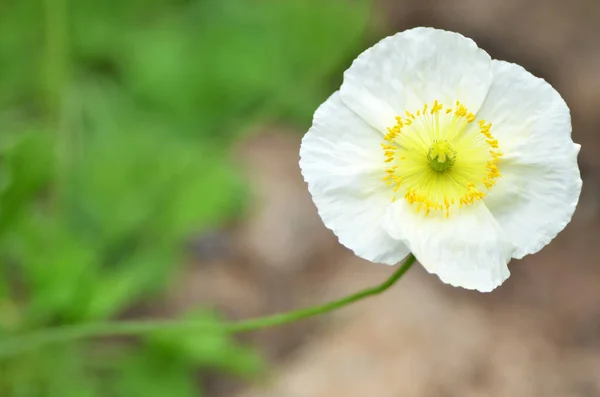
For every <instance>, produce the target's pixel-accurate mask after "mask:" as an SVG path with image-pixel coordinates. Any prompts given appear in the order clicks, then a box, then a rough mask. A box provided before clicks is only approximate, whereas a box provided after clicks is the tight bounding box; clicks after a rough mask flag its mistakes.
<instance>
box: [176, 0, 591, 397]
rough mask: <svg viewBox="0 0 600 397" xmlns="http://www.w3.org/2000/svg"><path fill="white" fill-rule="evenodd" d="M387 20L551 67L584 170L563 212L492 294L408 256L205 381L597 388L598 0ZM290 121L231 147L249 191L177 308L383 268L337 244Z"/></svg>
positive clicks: (294, 293) (245, 395)
mask: <svg viewBox="0 0 600 397" xmlns="http://www.w3.org/2000/svg"><path fill="white" fill-rule="evenodd" d="M378 10H379V13H378V15H379V17H377V18H375V19H374V24H384V26H386V28H385V32H386V33H393V32H395V31H400V30H404V29H406V28H409V27H412V26H418V25H425V26H435V27H439V28H444V29H449V30H454V31H459V32H461V33H463V34H465V35H467V36H470V37H472V38H474V39H475V40H476V41H477V42H478V43H479V45H480V46H482V47H483V48H484V49H486V50H487V51H488V52H489V53H490V54H491V55H492V57H493V58H498V59H504V60H508V61H512V62H517V63H519V64H522V65H523V66H525V67H526V68H527V69H529V70H530V71H532V72H533V73H534V74H536V75H538V76H540V77H544V78H545V79H546V80H548V81H549V82H551V83H552V84H553V85H554V86H555V87H556V88H557V89H558V91H559V92H561V94H562V95H563V96H564V98H565V99H566V101H567V103H568V104H569V105H570V107H571V111H572V116H573V138H574V140H575V141H576V142H578V143H580V144H581V145H582V151H581V154H580V166H581V171H582V175H583V179H584V187H583V193H582V196H581V200H580V205H579V206H578V208H577V211H576V213H575V216H574V219H573V221H572V222H571V224H570V225H569V226H568V227H567V229H566V230H565V231H564V232H562V233H561V234H560V235H559V237H558V238H557V239H555V240H554V241H553V242H552V243H551V244H550V245H549V246H548V247H546V248H545V249H544V250H543V251H542V252H541V253H539V254H536V255H534V256H530V257H526V258H525V259H523V260H521V261H513V262H512V263H511V266H510V269H511V272H512V276H511V277H510V278H509V279H508V281H507V282H506V283H505V284H504V285H503V286H502V287H500V288H499V289H498V290H496V291H494V292H493V293H491V294H479V293H476V292H470V291H465V290H462V289H455V288H452V287H449V286H446V285H444V284H442V283H441V282H439V281H438V279H437V278H436V277H435V276H431V275H429V274H427V273H426V272H425V271H424V270H422V269H421V268H420V267H419V266H416V267H415V268H414V269H412V270H411V271H410V272H409V274H408V275H407V276H406V277H405V279H403V280H402V281H401V282H400V283H399V284H398V285H396V286H395V287H394V288H393V289H392V290H390V291H388V292H386V293H385V294H384V295H381V296H378V297H376V298H372V299H370V300H368V301H364V302H361V303H359V304H356V305H354V306H352V307H350V308H348V309H344V310H342V311H340V312H338V313H335V314H334V315H331V316H327V317H324V318H318V319H314V320H311V321H307V322H303V323H300V324H296V325H292V326H286V327H283V328H278V329H272V330H268V331H264V332H259V333H256V334H252V335H248V336H244V340H246V341H248V342H251V343H255V344H256V345H257V346H259V347H260V349H261V351H262V352H263V353H264V355H265V356H266V357H268V359H269V360H270V362H271V366H272V371H271V373H270V374H269V377H268V379H265V380H264V381H263V382H260V384H259V385H254V386H250V387H248V386H240V385H237V384H233V383H231V382H230V381H223V380H222V379H219V378H216V379H212V378H211V383H210V384H211V387H210V393H211V395H212V396H235V397H339V396H344V397H353V396H357V397H359V396H360V397H365V396H377V397H396V396H402V397H411V396H415V397H434V396H435V397H451V396H457V397H458V396H460V397H471V396H473V397H475V396H492V397H493V396H513V397H516V396H543V397H554V396H556V397H570V396H573V397H575V396H579V397H593V396H600V156H598V155H597V153H599V152H600V112H599V111H598V106H599V105H598V104H600V73H599V71H600V44H598V43H600V2H599V1H597V0H571V1H567V0H565V1H562V0H452V1H447V0H439V1H438V0H405V1H392V0H386V1H380V3H379V5H378ZM300 135H301V134H299V133H297V132H296V133H294V132H291V131H285V129H282V128H273V129H272V130H270V131H269V130H265V131H264V132H261V133H259V134H257V135H255V136H254V137H253V138H252V139H251V140H249V141H248V142H245V143H244V144H243V145H242V146H241V147H239V148H237V152H236V153H237V154H238V156H237V157H239V158H240V160H239V161H240V166H241V167H243V169H244V170H245V172H246V174H247V176H248V180H249V181H250V184H251V186H252V190H253V193H254V196H253V201H252V203H253V204H252V205H251V211H250V216H249V217H248V219H247V220H246V221H244V222H243V223H242V224H239V225H232V226H231V227H230V228H229V229H227V230H225V231H222V232H218V233H215V235H213V236H210V237H209V238H207V239H205V240H203V241H204V242H203V243H202V244H200V246H199V248H198V252H199V257H200V259H199V261H198V263H197V265H196V266H194V267H193V268H192V269H191V270H190V272H189V273H186V274H185V275H183V276H182V279H181V280H180V281H179V282H178V283H176V285H175V286H174V288H173V293H172V296H171V299H170V302H169V305H170V306H172V308H173V309H175V310H181V309H183V308H185V307H187V306H195V305H198V304H200V303H202V304H206V303H210V304H213V305H215V306H216V307H218V308H220V309H221V310H223V311H224V312H225V313H227V314H228V315H229V316H230V317H231V318H244V317H249V316H254V315H260V314H265V313H272V312H275V311H282V310H287V309H291V308H297V307H300V306H303V305H309V304H314V303H318V302H324V301H326V300H328V299H332V298H335V297H339V296H342V295H344V294H347V293H349V292H353V291H356V290H358V289H360V288H363V287H366V286H370V285H374V284H376V283H378V282H380V281H382V280H384V279H385V278H386V277H387V276H388V275H389V274H390V273H391V272H392V271H393V269H390V268H388V267H386V266H383V265H374V264H370V263H367V262H365V261H362V260H360V259H358V258H356V257H354V256H353V255H352V253H351V252H349V251H347V250H346V249H344V248H343V247H341V246H340V245H339V244H338V243H337V240H336V238H335V236H333V235H332V234H331V233H330V232H329V231H328V230H327V229H325V228H324V227H323V225H322V223H321V221H320V219H319V218H318V216H317V214H316V210H315V208H314V206H313V204H312V202H311V200H310V197H309V195H308V192H307V189H306V186H305V184H304V182H303V180H302V177H301V175H300V170H299V168H298V149H299V144H300Z"/></svg>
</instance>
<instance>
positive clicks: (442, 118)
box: [381, 100, 502, 217]
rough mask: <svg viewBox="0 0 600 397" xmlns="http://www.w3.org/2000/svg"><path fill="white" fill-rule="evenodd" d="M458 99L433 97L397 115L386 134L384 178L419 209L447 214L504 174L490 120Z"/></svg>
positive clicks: (475, 197)
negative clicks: (429, 102)
mask: <svg viewBox="0 0 600 397" xmlns="http://www.w3.org/2000/svg"><path fill="white" fill-rule="evenodd" d="M475 120H476V117H475V115H474V114H473V113H471V112H469V111H468V110H467V108H466V107H465V106H464V105H462V104H461V103H460V102H458V101H457V102H456V104H455V106H454V107H449V108H444V106H443V105H442V104H440V103H439V102H438V101H437V100H436V101H434V102H433V104H432V105H431V107H429V105H427V104H426V105H425V106H423V108H422V109H419V110H418V111H416V112H415V113H411V112H409V111H406V116H405V117H401V116H398V117H396V125H394V126H392V127H390V128H388V132H387V134H386V135H385V137H384V142H383V143H382V144H381V146H382V147H383V153H384V158H385V159H384V161H385V162H386V163H387V164H388V167H387V168H386V170H385V172H386V176H385V178H384V181H386V183H387V184H388V185H391V186H393V192H394V196H393V199H392V200H396V198H397V197H398V196H399V195H400V196H401V197H403V198H404V199H405V200H406V201H407V202H408V203H409V204H411V205H412V206H413V207H414V209H415V210H416V211H417V212H420V211H423V212H424V214H425V215H429V214H430V213H431V212H432V211H433V212H434V213H436V212H437V213H441V214H445V216H446V217H449V216H450V213H451V210H452V209H453V208H454V207H455V206H458V207H462V206H465V205H469V204H472V203H474V202H476V201H478V200H481V199H482V198H483V197H485V196H486V193H485V191H486V190H488V189H490V188H492V187H493V186H494V184H495V183H496V181H495V180H496V179H497V178H499V177H500V176H502V175H501V174H500V170H499V169H498V166H497V163H498V159H499V157H501V156H502V153H501V152H500V150H499V146H498V140H496V139H495V138H494V136H493V135H492V133H491V132H490V130H491V127H492V124H491V123H487V122H486V121H484V120H480V121H478V122H477V123H475Z"/></svg>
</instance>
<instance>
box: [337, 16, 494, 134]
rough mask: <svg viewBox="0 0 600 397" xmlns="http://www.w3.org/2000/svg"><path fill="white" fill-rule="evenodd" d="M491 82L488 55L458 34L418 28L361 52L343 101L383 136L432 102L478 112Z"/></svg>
mask: <svg viewBox="0 0 600 397" xmlns="http://www.w3.org/2000/svg"><path fill="white" fill-rule="evenodd" d="M491 81H492V73H491V59H490V56H489V55H488V54H487V53H486V52H485V51H483V50H482V49H480V48H478V47H477V45H476V44H475V43H474V42H473V41H472V40H471V39H468V38H466V37H464V36H462V35H460V34H458V33H453V32H447V31H444V30H437V29H431V28H415V29H411V30H407V31H404V32H401V33H398V34H396V35H394V36H390V37H387V38H385V39H383V40H382V41H380V42H379V43H377V44H375V45H374V46H373V47H371V48H369V49H368V50H366V51H365V52H363V53H362V54H361V55H359V57H358V58H357V59H356V60H355V61H354V62H353V63H352V66H351V67H350V68H349V69H348V70H347V71H346V72H345V73H344V82H343V84H342V88H341V89H340V93H341V96H342V101H344V103H345V104H346V105H347V106H348V107H350V108H351V109H352V110H353V111H354V112H356V113H357V114H358V115H359V116H360V117H362V118H363V119H364V120H365V121H367V122H368V123H369V124H370V125H371V126H373V127H374V128H376V129H378V130H379V131H386V128H387V127H390V126H393V125H394V124H395V120H394V117H395V116H398V115H404V114H405V111H407V110H408V111H411V112H414V111H416V110H418V109H421V108H422V107H423V105H424V104H426V103H427V104H429V105H431V103H432V102H433V101H434V100H436V99H437V100H438V101H440V102H441V103H442V104H443V105H446V106H453V105H454V104H455V102H456V101H457V100H459V101H461V102H462V103H463V104H464V105H465V106H466V107H467V108H468V109H469V111H471V112H473V113H475V112H477V110H479V107H480V106H481V104H482V103H483V101H484V99H485V96H486V93H487V91H488V89H489V86H490V84H491Z"/></svg>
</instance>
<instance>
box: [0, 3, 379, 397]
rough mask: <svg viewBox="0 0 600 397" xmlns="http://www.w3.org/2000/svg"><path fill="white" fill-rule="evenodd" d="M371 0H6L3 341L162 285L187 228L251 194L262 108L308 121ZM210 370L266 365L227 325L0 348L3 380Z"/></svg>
mask: <svg viewBox="0 0 600 397" xmlns="http://www.w3.org/2000/svg"><path fill="white" fill-rule="evenodd" d="M368 3H369V2H368V1H366V0H364V1H363V0H361V1H352V0H329V1H323V0H302V1H301V0H297V1H285V2H284V1H279V0H262V1H259V0H256V1H252V0H220V1H217V0H195V1H188V0H144V1H142V0H129V1H121V0H105V1H95V0H72V1H71V2H69V3H67V2H66V0H45V2H44V4H45V8H44V7H43V6H42V4H39V1H36V0H18V1H16V0H12V1H5V2H3V3H2V4H0V339H1V338H3V337H6V336H10V335H15V334H19V333H22V332H25V331H27V330H32V329H41V328H44V327H46V326H50V325H58V324H76V323H86V322H93V321H99V320H104V319H109V318H113V317H115V316H118V315H121V314H122V313H123V312H124V311H125V310H126V309H128V308H131V307H133V306H134V305H136V304H138V303H139V302H142V301H143V300H147V299H150V298H155V297H159V296H160V293H161V292H162V291H163V290H164V289H165V287H166V285H167V283H168V281H169V279H170V277H171V276H172V275H173V273H174V271H176V270H177V269H178V268H180V266H181V265H182V264H184V262H185V261H184V250H183V244H184V242H185V241H186V239H187V238H189V237H190V236H191V235H193V234H198V233H202V232H203V231H206V230H208V229H210V228H214V227H217V226H218V225H219V224H221V223H222V222H224V221H225V220H227V219H228V218H230V217H232V216H235V215H236V214H237V213H238V210H239V209H240V208H241V207H242V205H243V203H244V202H245V201H246V199H247V197H248V194H247V192H245V191H244V189H243V183H242V182H241V181H240V178H239V176H238V174H237V173H236V171H235V168H234V167H233V166H232V165H231V164H230V162H229V159H228V156H227V153H228V152H229V151H230V147H231V145H232V144H234V143H235V142H236V141H237V140H239V139H240V138H241V137H242V136H243V134H244V133H247V132H248V131H250V130H252V127H253V126H254V125H256V124H259V123H261V122H264V121H265V120H285V122H287V123H302V124H303V125H306V124H308V120H309V118H310V115H311V113H312V112H313V110H314V108H315V107H316V106H317V105H318V104H319V103H320V102H322V101H323V100H324V99H325V96H326V93H327V92H329V91H330V89H329V85H330V80H331V78H330V76H332V75H333V74H334V72H336V71H338V70H339V69H341V68H343V67H344V62H345V61H346V60H349V59H352V57H353V55H355V53H356V51H357V50H358V48H360V46H361V45H360V39H361V38H362V35H363V34H364V32H365V28H366V23H367V19H368V9H369V4H368ZM63 25H64V26H63ZM193 315H194V316H196V317H197V318H198V319H200V320H202V321H208V322H210V321H212V322H215V321H219V320H218V317H216V316H214V314H211V312H209V311H198V312H196V313H194V314H193ZM204 368H213V369H217V370H220V371H223V372H228V373H232V374H236V375H238V376H239V375H241V376H250V375H251V374H253V373H256V371H257V370H259V369H260V368H261V365H260V360H258V358H257V357H256V355H255V354H254V353H252V351H250V350H248V349H247V348H244V347H241V346H239V345H236V344H235V343H233V342H232V341H231V340H230V339H229V338H227V337H226V336H224V335H221V336H219V335H189V334H181V333H178V334H160V335H159V334H157V335H151V336H149V337H148V338H146V339H144V340H141V341H137V342H136V343H130V342H129V341H127V342H123V341H114V343H113V342H112V341H110V342H107V341H105V342H103V343H101V344H100V345H98V344H78V345H75V346H69V348H58V347H57V348H48V349H45V350H43V351H40V352H36V353H31V354H28V355H26V356H22V357H18V358H15V359H13V360H11V361H8V362H3V363H0V396H3V397H4V396H6V397H12V396H16V397H37V396H44V397H46V396H47V397H54V396H57V397H58V396H60V397H70V396H73V397H79V396H127V397H130V396H133V397H135V396H138V395H139V396H145V397H152V396H163V395H173V396H182V397H185V396H194V395H196V396H197V395H198V393H199V392H200V390H201V387H199V382H198V380H197V379H196V378H195V377H194V376H193V374H194V373H195V372H196V371H198V370H201V369H204Z"/></svg>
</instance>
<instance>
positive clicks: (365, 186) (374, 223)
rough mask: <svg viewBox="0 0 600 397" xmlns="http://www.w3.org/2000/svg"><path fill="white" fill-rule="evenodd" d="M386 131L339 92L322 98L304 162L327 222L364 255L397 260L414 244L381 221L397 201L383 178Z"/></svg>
mask: <svg viewBox="0 0 600 397" xmlns="http://www.w3.org/2000/svg"><path fill="white" fill-rule="evenodd" d="M380 143H381V134H379V133H378V132H377V131H375V130H373V129H372V128H371V127H369V126H368V125H367V124H365V123H364V121H362V120H361V119H360V118H359V117H358V116H357V115H356V114H354V113H353V112H352V111H351V110H350V109H348V108H347V107H346V106H345V105H344V104H343V103H342V101H341V100H340V95H339V93H337V92H336V93H334V94H333V95H332V96H331V97H330V98H329V99H328V100H327V101H326V102H325V103H324V104H322V105H321V106H320V107H319V109H318V110H317V112H316V113H315V117H314V120H313V126H312V128H311V129H310V130H309V131H308V133H307V134H306V135H305V136H304V138H303V139H302V146H301V148H300V157H301V159H300V167H301V168H302V174H303V175H304V179H305V180H306V182H307V183H308V189H309V191H310V193H311V194H312V197H313V201H314V202H315V204H316V206H317V209H318V211H319V215H320V216H321V218H322V219H323V222H324V223H325V226H327V227H328V228H330V229H331V230H333V232H334V233H335V234H336V235H337V236H338V238H339V240H340V243H342V244H343V245H345V246H346V247H348V248H349V249H351V250H352V251H354V253H355V254H356V255H358V256H360V257H362V258H364V259H367V260H370V261H373V262H380V263H385V264H388V265H393V264H395V263H397V262H399V261H400V260H401V259H402V258H404V257H405V256H406V255H408V253H409V251H408V248H407V247H406V246H405V245H404V244H403V243H402V242H400V241H397V240H394V239H392V238H391V237H390V236H389V235H388V234H387V233H386V232H385V230H384V229H383V227H382V226H381V220H382V218H383V216H384V214H385V212H386V210H387V208H388V207H389V206H390V204H391V200H392V195H391V190H390V189H389V186H387V185H386V184H385V183H384V182H383V177H384V175H385V171H384V170H385V163H384V162H383V160H384V157H383V154H382V151H381V147H380Z"/></svg>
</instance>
